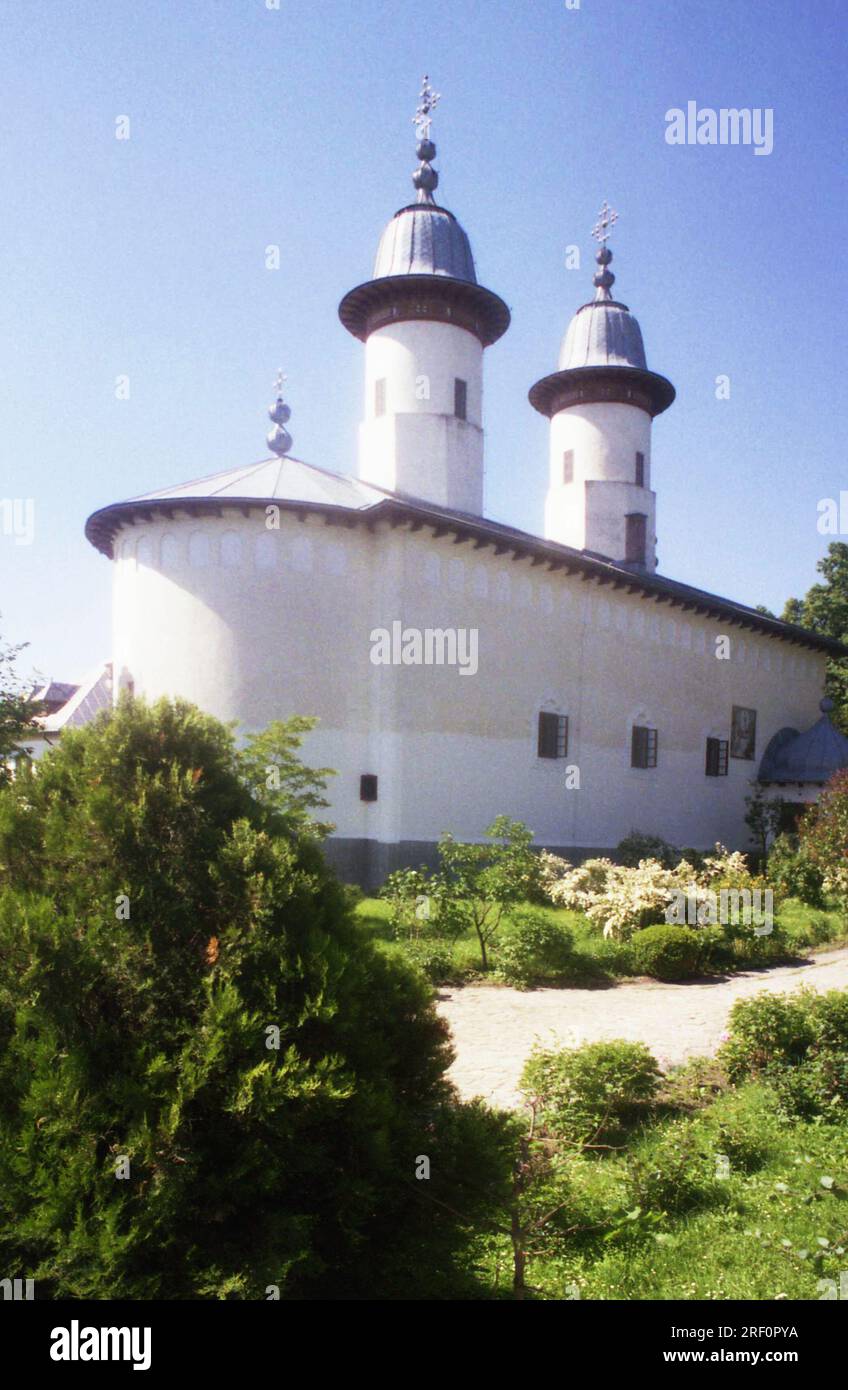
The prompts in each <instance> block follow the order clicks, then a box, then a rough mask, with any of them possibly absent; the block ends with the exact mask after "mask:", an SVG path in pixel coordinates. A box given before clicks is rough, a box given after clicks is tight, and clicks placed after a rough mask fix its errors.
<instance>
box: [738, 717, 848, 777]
mask: <svg viewBox="0 0 848 1390" xmlns="http://www.w3.org/2000/svg"><path fill="white" fill-rule="evenodd" d="M820 709H821V711H822V715H821V719H817V720H816V722H815V724H814V725H813V726H812V728H810V729H807V730H806V732H805V733H803V734H800V733H799V732H798V730H797V729H788V728H787V729H780V730H778V732H777V733H776V734H775V735H774V738H772V739H771V741H770V742H769V745H768V747H767V748H766V751H765V753H764V754H763V759H762V762H761V763H760V771H759V774H758V780H759V781H760V782H812V783H815V784H818V785H823V784H824V783H825V782H829V781H830V779H831V777H832V776H833V774H834V773H835V772H839V771H841V769H842V768H844V767H848V738H846V737H845V735H844V734H842V733H840V732H839V730H838V729H837V728H835V727H834V725H833V724H832V723H831V719H830V711H831V710H832V709H833V701H832V700H828V699H825V700H822V702H821V705H820Z"/></svg>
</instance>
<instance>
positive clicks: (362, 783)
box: [359, 772, 377, 801]
mask: <svg viewBox="0 0 848 1390" xmlns="http://www.w3.org/2000/svg"><path fill="white" fill-rule="evenodd" d="M359 800H360V801H376V800H377V778H376V776H375V775H374V773H373V772H363V774H362V776H361V777H360V779H359Z"/></svg>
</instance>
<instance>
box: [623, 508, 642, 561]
mask: <svg viewBox="0 0 848 1390" xmlns="http://www.w3.org/2000/svg"><path fill="white" fill-rule="evenodd" d="M624 520H625V524H626V531H625V537H624V559H625V561H626V563H627V564H629V565H644V563H645V536H646V529H647V522H648V518H647V517H646V516H645V515H644V513H643V512H630V514H629V515H628V516H626V517H625V518H624Z"/></svg>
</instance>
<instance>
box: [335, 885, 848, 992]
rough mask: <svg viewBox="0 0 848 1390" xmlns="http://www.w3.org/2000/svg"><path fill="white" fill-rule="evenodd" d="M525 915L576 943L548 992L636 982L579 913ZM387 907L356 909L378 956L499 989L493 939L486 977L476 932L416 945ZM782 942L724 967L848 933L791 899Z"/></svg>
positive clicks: (830, 914)
mask: <svg viewBox="0 0 848 1390" xmlns="http://www.w3.org/2000/svg"><path fill="white" fill-rule="evenodd" d="M523 906H524V909H525V910H530V911H532V912H534V913H538V914H539V915H541V916H543V917H545V918H547V919H548V920H549V921H552V922H556V923H557V924H558V925H560V926H562V927H563V928H564V929H566V930H567V931H568V933H569V934H570V936H571V939H572V943H573V952H572V960H571V962H570V964H569V966H568V969H567V970H566V971H564V972H563V971H560V972H559V973H558V974H557V975H556V976H550V977H545V976H544V974H542V977H541V978H540V980H539V983H541V984H545V985H548V986H557V985H559V986H568V985H573V986H585V987H587V988H591V987H592V986H593V985H595V986H597V985H601V984H605V983H609V982H610V981H611V980H614V979H616V978H619V979H621V978H625V977H627V976H630V977H633V976H634V975H635V974H636V973H637V972H636V971H635V969H634V966H633V963H632V960H631V953H630V950H629V948H628V945H627V943H626V942H618V941H608V940H605V938H604V937H603V936H602V935H601V934H600V932H599V931H598V929H597V927H596V926H594V925H593V924H592V923H591V922H589V920H588V919H587V918H586V917H584V916H583V915H582V914H581V913H579V912H568V911H566V910H565V909H563V908H555V907H544V906H538V905H537V904H535V903H529V902H528V903H526V904H524V905H523ZM389 913H390V909H389V904H388V903H387V902H385V901H384V900H383V899H381V898H363V899H362V900H361V901H360V902H359V903H358V904H357V907H356V916H357V920H358V922H359V924H360V926H361V928H362V930H363V931H364V932H365V933H366V934H367V935H368V936H369V937H370V938H371V939H372V940H373V941H374V942H375V943H376V945H377V946H378V948H379V950H381V951H384V952H385V953H386V954H387V955H392V956H396V957H399V958H402V959H405V960H407V961H409V962H410V963H412V964H415V965H417V966H418V967H419V968H421V969H423V970H424V972H425V973H426V974H427V975H428V977H429V979H430V980H431V981H432V983H434V984H443V983H444V984H460V983H472V982H473V983H475V984H481V983H486V984H492V985H497V984H498V983H500V981H499V980H498V977H497V973H496V971H497V964H498V952H497V942H498V937H496V938H495V942H494V945H493V948H492V949H491V950H490V955H491V962H490V966H491V968H490V970H489V972H488V973H487V974H484V973H483V970H482V966H481V961H480V948H479V946H478V944H477V939H476V937H475V935H474V933H473V931H469V932H468V933H467V934H466V935H465V936H464V937H461V938H460V939H459V940H458V941H456V942H451V941H447V940H444V939H442V938H433V937H421V938H419V939H418V940H417V941H413V942H409V941H408V940H401V941H399V940H397V939H396V938H395V937H394V935H393V932H392V928H391V924H390V921H389ZM778 920H779V927H780V941H779V942H778V940H777V939H775V940H774V941H773V942H770V941H769V939H768V938H763V939H762V942H761V943H759V942H758V943H755V949H756V950H757V952H759V955H758V956H754V957H752V956H751V954H750V938H749V939H748V941H740V942H739V945H738V947H736V948H735V959H732V960H731V961H730V962H728V961H727V960H725V961H723V965H722V968H723V969H728V968H731V969H732V968H734V966H735V968H737V969H745V968H746V967H747V966H749V965H753V964H778V963H781V962H787V961H791V960H792V959H795V958H799V957H801V958H803V957H804V956H806V955H807V954H808V953H809V952H810V950H811V949H813V948H815V947H817V946H822V945H825V944H830V945H840V944H845V943H846V942H848V930H846V924H845V922H844V920H843V918H842V917H841V915H840V914H839V913H838V912H836V911H831V910H825V909H818V908H812V907H808V906H807V905H806V904H805V903H802V902H799V901H797V900H796V899H792V898H790V899H789V900H788V901H786V902H784V903H783V904H782V905H781V908H780V912H779V919H778ZM513 930H514V927H513V924H512V922H511V920H510V918H509V917H506V918H505V919H504V921H503V923H502V925H501V928H500V932H499V937H500V939H502V940H506V939H507V938H508V937H509V936H510V934H511V932H512V931H513Z"/></svg>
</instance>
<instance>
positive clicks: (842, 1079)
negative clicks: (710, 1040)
mask: <svg viewBox="0 0 848 1390" xmlns="http://www.w3.org/2000/svg"><path fill="white" fill-rule="evenodd" d="M721 1059H722V1061H723V1063H724V1065H725V1066H726V1068H727V1071H728V1075H729V1076H730V1077H731V1079H732V1080H734V1081H739V1080H743V1079H745V1078H746V1077H749V1076H753V1077H761V1078H762V1079H763V1080H765V1081H767V1082H768V1083H769V1084H770V1085H771V1086H772V1087H773V1088H774V1090H775V1091H776V1092H777V1095H778V1098H779V1101H780V1104H781V1107H782V1109H783V1110H784V1111H785V1112H786V1113H787V1114H790V1115H794V1116H800V1117H802V1118H805V1119H812V1118H814V1117H816V1116H821V1117H823V1118H826V1119H836V1118H839V1117H840V1116H841V1115H843V1114H844V1111H845V1107H846V1106H848V994H846V993H845V992H844V991H837V990H832V991H830V992H829V993H828V994H820V995H817V994H813V993H811V992H808V991H806V990H805V991H801V992H799V993H798V994H795V995H791V996H787V995H773V994H766V995H759V996H757V997H756V998H755V999H746V1000H739V1001H738V1002H737V1003H736V1004H735V1005H734V1008H733V1011H732V1013H731V1016H730V1030H729V1036H728V1038H727V1041H726V1042H725V1044H724V1046H723V1047H722V1049H721Z"/></svg>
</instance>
